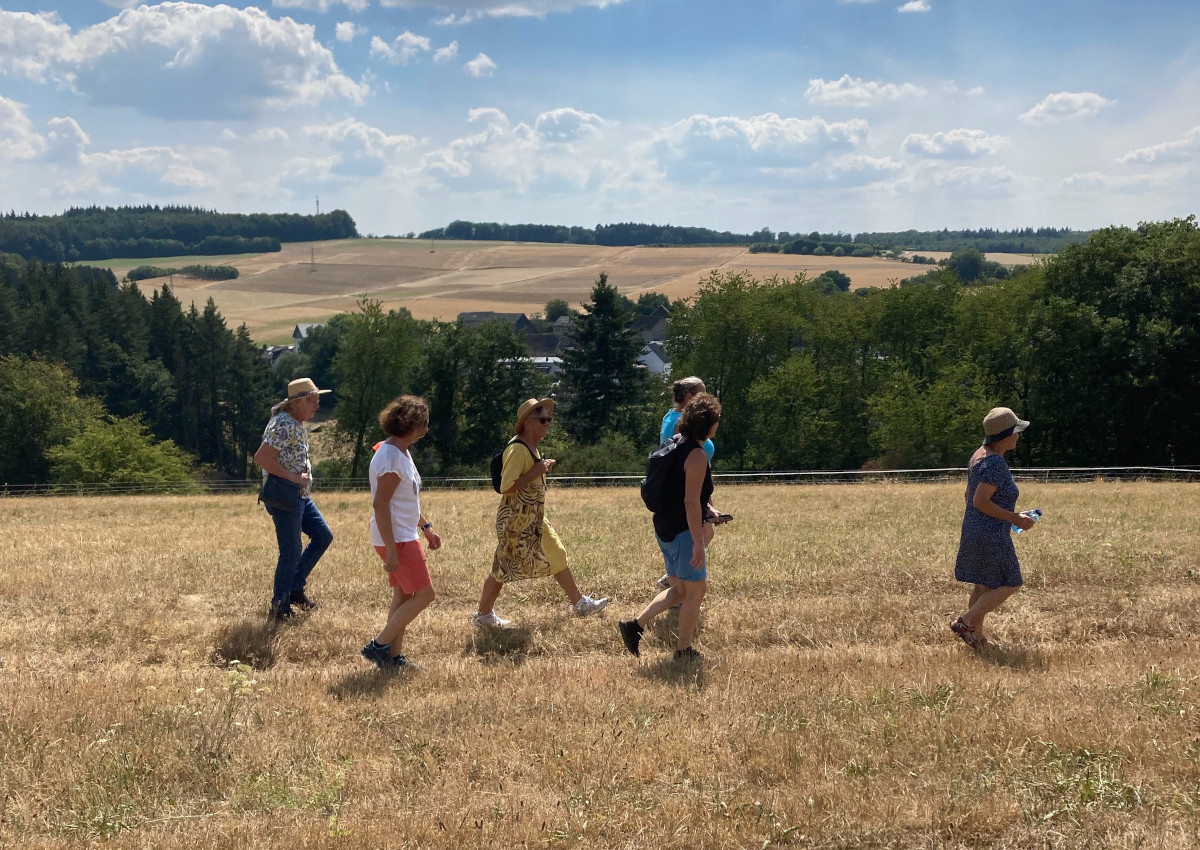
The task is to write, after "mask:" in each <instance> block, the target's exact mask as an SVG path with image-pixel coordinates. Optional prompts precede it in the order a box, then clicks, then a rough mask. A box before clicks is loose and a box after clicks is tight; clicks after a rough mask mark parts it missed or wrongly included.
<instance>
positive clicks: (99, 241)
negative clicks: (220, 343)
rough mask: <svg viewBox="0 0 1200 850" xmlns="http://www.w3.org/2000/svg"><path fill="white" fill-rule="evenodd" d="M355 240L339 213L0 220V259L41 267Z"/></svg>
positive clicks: (152, 209)
mask: <svg viewBox="0 0 1200 850" xmlns="http://www.w3.org/2000/svg"><path fill="white" fill-rule="evenodd" d="M355 236H358V230H357V229H356V228H355V225H354V219H352V218H351V217H350V215H349V214H348V213H346V212H345V211H344V210H334V211H333V212H330V213H323V214H321V215H295V214H290V213H254V214H251V215H243V214H240V213H218V212H216V211H214V210H206V209H201V208H199V207H187V206H162V207H160V206H142V207H94V206H93V207H78V208H75V209H69V210H67V211H66V212H65V213H62V214H61V215H33V214H31V213H16V212H9V213H7V214H5V215H4V216H3V217H0V253H12V254H19V255H21V256H22V257H25V258H27V259H36V260H41V261H42V262H47V263H55V262H76V261H80V260H83V261H86V260H107V259H112V258H114V257H179V256H184V255H189V254H199V255H213V254H247V253H263V252H270V251H278V250H279V249H280V243H281V242H309V241H314V240H318V239H347V238H351V237H355Z"/></svg>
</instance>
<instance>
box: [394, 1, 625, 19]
mask: <svg viewBox="0 0 1200 850" xmlns="http://www.w3.org/2000/svg"><path fill="white" fill-rule="evenodd" d="M624 2H626V0H379V5H380V6H383V7H393V8H403V9H416V8H434V9H440V10H444V11H445V12H446V14H445V15H444V16H443V17H441V18H439V19H438V20H437V21H436V22H435V23H438V24H442V25H452V24H469V23H471V22H472V21H477V20H480V19H481V18H508V17H513V18H544V17H546V16H547V15H553V14H560V13H564V12H572V11H574V10H575V9H581V8H592V9H606V8H608V7H610V6H620V5H621V4H622V3H624Z"/></svg>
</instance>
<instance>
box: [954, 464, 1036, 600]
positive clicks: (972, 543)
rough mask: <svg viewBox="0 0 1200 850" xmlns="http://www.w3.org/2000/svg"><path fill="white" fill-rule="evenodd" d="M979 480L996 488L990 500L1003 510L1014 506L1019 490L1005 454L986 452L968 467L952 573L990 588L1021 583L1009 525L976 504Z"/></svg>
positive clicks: (1014, 508) (972, 582)
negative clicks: (961, 518)
mask: <svg viewBox="0 0 1200 850" xmlns="http://www.w3.org/2000/svg"><path fill="white" fill-rule="evenodd" d="M980 484H991V485H992V486H993V487H995V488H996V492H995V493H993V494H992V501H993V502H995V503H996V504H997V505H999V506H1000V507H1001V508H1003V509H1004V510H1006V511H1013V510H1016V507H1017V497H1018V496H1019V495H1020V493H1019V491H1018V489H1017V482H1016V481H1014V480H1013V477H1012V472H1011V471H1010V470H1009V468H1008V464H1007V463H1005V462H1004V458H1003V457H1002V456H1001V455H996V454H989V455H985V456H984V457H983V458H981V459H980V460H978V461H976V463H975V464H974V466H972V467H971V468H970V469H969V470H968V471H967V507H966V511H965V512H964V513H963V522H962V536H961V538H960V539H959V544H958V557H957V558H956V559H955V562H954V577H955V578H956V579H958V580H959V581H962V582H969V583H971V584H982V585H985V586H987V587H991V588H996V587H1001V586H1007V587H1020V586H1021V584H1022V583H1023V582H1024V579H1023V578H1022V577H1021V564H1020V562H1019V561H1018V560H1017V551H1016V548H1015V547H1014V546H1013V541H1012V533H1011V532H1012V525H1011V524H1010V523H1008V522H1007V521H1006V520H1002V519H996V518H995V517H991V516H988V515H987V514H985V513H984V512H983V511H981V510H979V509H978V508H977V507H975V505H974V504H973V502H974V500H975V490H976V488H978V487H979V485H980Z"/></svg>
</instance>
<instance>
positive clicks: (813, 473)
mask: <svg viewBox="0 0 1200 850" xmlns="http://www.w3.org/2000/svg"><path fill="white" fill-rule="evenodd" d="M1012 473H1013V477H1014V478H1015V479H1017V480H1018V481H1046V482H1073V481H1075V482H1077V481H1096V480H1101V481H1200V466H1053V467H1025V468H1020V467H1018V468H1015V469H1013V470H1012ZM966 474H967V470H966V467H945V468H942V469H870V470H868V469H854V470H791V471H758V472H715V473H713V478H715V479H717V480H719V481H720V482H721V483H722V484H734V485H736V484H880V483H889V484H901V483H908V484H918V483H930V482H939V481H960V480H962V479H963V478H965V477H966ZM641 480H642V476H641V475H638V474H633V473H579V474H568V475H552V476H550V478H549V481H550V483H551V484H553V485H554V486H556V487H634V486H637V484H638V483H639V482H640V481H641ZM258 486H259V482H258V481H257V480H246V481H204V482H199V483H189V484H163V483H161V482H138V481H110V482H107V483H103V484H3V485H0V498H17V497H32V496H137V495H172V494H180V495H186V494H196V493H207V494H215V493H253V492H255V491H256V490H257V489H258ZM491 486H492V481H491V479H490V478H486V477H480V478H467V477H460V478H433V477H430V478H424V479H422V489H425V490H486V489H489V488H490V487H491ZM368 489H370V481H369V480H368V479H366V478H322V479H319V480H317V481H316V482H315V483H314V486H313V490H314V491H316V492H318V493H319V492H330V491H332V492H339V491H340V492H347V491H363V490H368Z"/></svg>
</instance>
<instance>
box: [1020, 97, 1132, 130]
mask: <svg viewBox="0 0 1200 850" xmlns="http://www.w3.org/2000/svg"><path fill="white" fill-rule="evenodd" d="M1114 103H1116V101H1114V100H1109V99H1108V98H1106V97H1101V96H1100V95H1098V94H1096V93H1095V92H1090V91H1079V92H1069V91H1061V92H1058V93H1056V94H1050V95H1046V97H1044V98H1043V99H1042V100H1041V101H1040V102H1039V103H1038V104H1037V105H1035V106H1034V107H1033V108H1032V109H1030V110H1029V111H1028V112H1024V113H1022V114H1021V115H1020V116H1019V117H1020V120H1021V121H1024V122H1025V123H1027V124H1044V123H1049V122H1053V121H1062V120H1066V119H1070V118H1090V117H1091V116H1093V115H1095V114H1096V113H1098V112H1099V111H1100V110H1101V109H1104V108H1105V107H1108V106H1112V105H1113V104H1114Z"/></svg>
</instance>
